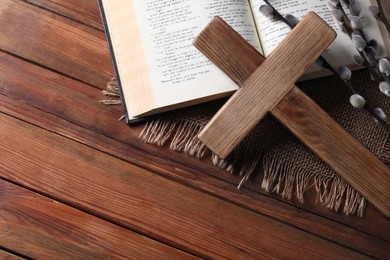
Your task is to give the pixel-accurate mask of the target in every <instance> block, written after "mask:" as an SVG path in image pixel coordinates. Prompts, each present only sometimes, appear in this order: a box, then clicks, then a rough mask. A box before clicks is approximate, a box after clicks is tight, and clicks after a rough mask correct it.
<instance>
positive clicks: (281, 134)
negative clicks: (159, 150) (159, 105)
mask: <svg viewBox="0 0 390 260" xmlns="http://www.w3.org/2000/svg"><path fill="white" fill-rule="evenodd" d="M352 83H353V85H354V86H355V87H356V89H357V90H358V91H359V92H360V93H362V95H363V96H364V97H365V98H366V100H367V101H368V102H370V103H371V104H372V105H373V106H374V107H381V108H382V109H383V110H384V111H385V113H386V114H389V113H390V102H389V98H388V97H386V96H385V95H383V94H382V93H380V91H379V89H378V86H377V85H376V84H375V83H373V82H372V81H371V80H370V76H369V73H368V72H366V71H364V70H362V71H356V72H354V73H353V76H352ZM111 85H112V84H111ZM297 85H298V86H299V87H300V88H301V89H302V90H303V91H304V92H305V93H306V94H307V95H309V96H310V97H311V98H312V99H313V100H315V101H316V102H317V103H318V104H319V105H320V106H321V107H322V108H323V109H324V110H325V111H327V112H328V113H329V114H330V116H332V117H333V118H334V119H335V120H336V121H337V122H338V123H339V124H340V125H342V126H343V127H344V128H345V129H346V130H347V131H348V132H349V133H350V134H351V135H352V136H354V137H355V138H356V139H357V140H359V141H360V142H361V143H362V144H363V145H364V146H365V147H366V148H368V149H369V150H370V151H371V152H373V153H374V154H375V155H376V156H377V157H378V158H379V159H381V160H382V161H383V162H384V163H385V164H387V165H389V164H390V141H389V132H388V131H386V130H385V129H384V128H383V127H382V126H380V125H379V124H378V123H376V122H375V121H374V119H373V118H372V117H371V115H369V114H368V113H367V112H366V111H364V110H358V109H355V108H353V107H352V106H351V105H350V104H349V96H350V92H349V90H348V89H347V88H346V87H345V86H344V85H343V83H342V82H341V81H340V80H339V79H338V78H336V77H334V76H332V77H327V78H322V79H316V80H311V81H306V82H302V83H298V84H297ZM223 103H224V101H215V102H211V103H206V104H202V105H198V106H194V107H191V108H188V109H184V110H179V111H174V112H171V113H169V114H166V115H163V116H161V118H159V119H158V120H155V121H152V122H149V123H147V124H146V125H145V128H144V130H143V131H142V133H141V135H140V139H141V140H143V141H145V142H147V143H151V144H155V145H169V146H170V148H171V149H173V150H176V151H178V152H185V153H188V154H191V155H193V156H196V157H198V158H203V157H211V159H212V161H213V163H214V164H215V165H217V166H219V167H221V168H223V169H225V170H227V171H229V172H231V173H232V174H237V175H240V176H242V181H241V183H240V185H239V187H242V186H245V183H246V182H247V181H252V179H256V180H258V179H259V178H260V179H261V187H262V188H263V189H264V190H266V191H268V192H274V193H277V194H280V195H281V196H282V197H283V198H284V199H286V200H291V199H293V198H295V199H298V201H300V202H303V199H304V193H305V191H306V190H307V188H308V187H309V186H310V185H313V184H314V185H315V187H316V191H317V199H318V200H317V201H318V202H319V203H321V204H323V205H325V206H326V207H328V208H330V209H332V210H335V211H341V212H343V213H345V214H354V215H359V216H362V215H363V213H364V209H365V204H366V202H365V199H364V198H363V197H362V196H361V195H360V194H358V193H357V192H356V191H355V190H354V189H353V188H352V187H350V186H349V185H348V184H347V183H345V182H344V181H343V180H342V179H341V178H340V177H338V175H337V174H336V173H335V172H334V171H333V170H331V169H330V168H329V167H328V166H327V165H326V164H325V163H323V162H322V161H321V160H320V159H319V158H318V157H317V156H316V155H314V154H313V153H312V152H311V151H310V150H309V149H308V148H306V147H305V146H304V145H303V144H302V143H301V142H300V141H299V140H297V139H296V138H295V137H294V136H293V135H292V134H291V133H290V132H289V131H288V130H287V129H285V128H284V127H283V126H282V125H281V124H280V123H279V122H277V121H276V119H274V118H273V117H272V116H271V115H268V116H266V118H265V119H263V120H262V121H261V123H259V125H257V127H256V128H255V129H254V130H253V131H252V132H251V134H250V135H248V136H247V137H246V138H245V139H244V141H243V142H242V143H241V144H240V145H239V147H237V148H236V149H235V150H234V151H233V152H232V154H231V155H230V156H229V157H228V158H227V159H226V160H220V159H218V158H217V157H216V156H214V155H210V154H211V153H210V151H208V149H207V147H205V146H204V145H203V144H202V143H201V142H200V141H199V139H198V138H197V134H198V133H199V131H200V130H201V129H202V127H203V126H205V124H206V123H207V122H208V121H209V120H210V119H211V117H212V116H213V115H214V114H215V113H216V112H217V111H218V109H219V108H220V107H221V106H222V104H223ZM239 123H240V122H239V119H237V124H239ZM255 175H256V176H255Z"/></svg>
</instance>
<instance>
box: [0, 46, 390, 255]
mask: <svg viewBox="0 0 390 260" xmlns="http://www.w3.org/2000/svg"><path fill="white" fill-rule="evenodd" d="M0 78H2V79H3V84H2V85H1V86H2V87H1V88H0V91H1V92H0V93H1V94H2V95H0V111H3V112H6V113H8V114H10V115H12V116H14V117H18V118H21V119H23V120H25V121H28V122H31V123H33V124H36V125H40V126H42V127H44V128H46V129H48V130H50V131H52V132H56V133H58V134H60V135H63V136H67V137H69V138H71V139H74V140H77V141H78V142H81V143H85V144H87V145H88V146H91V147H94V148H95V149H98V150H101V151H104V152H106V153H109V154H112V155H114V156H116V157H119V158H122V159H123V160H126V161H128V162H130V163H133V164H137V165H141V166H142V167H145V168H147V169H149V170H152V171H154V172H157V173H159V174H161V175H163V176H166V177H168V178H170V179H173V180H176V181H178V182H181V183H185V184H186V185H190V186H192V187H195V188H196V189H199V190H202V191H204V192H207V193H211V194H214V195H216V196H218V197H219V198H221V199H222V198H223V199H225V200H228V201H233V202H234V203H237V204H239V205H242V206H244V207H246V208H251V209H252V210H253V211H255V212H259V213H260V214H265V215H267V216H272V218H275V219H279V220H281V221H283V222H286V223H290V224H291V225H293V226H296V227H298V228H300V229H303V230H307V231H308V232H311V233H315V234H317V235H318V236H323V237H325V238H326V239H328V240H331V241H335V242H337V243H339V244H344V245H347V246H348V247H351V248H354V249H356V250H359V251H361V252H365V253H367V254H369V255H372V256H374V257H377V258H383V257H384V256H386V255H387V253H386V250H384V249H386V248H387V247H389V246H390V244H389V243H386V242H384V240H390V238H389V233H388V232H387V231H386V230H387V228H386V227H388V226H389V222H388V221H387V220H386V219H385V218H382V217H381V215H378V214H377V213H376V211H372V210H371V211H370V210H369V211H368V215H367V217H366V218H364V219H358V218H353V217H346V216H342V215H340V214H337V213H333V212H331V211H329V210H326V209H323V208H322V207H321V206H318V204H315V203H314V202H313V204H312V205H311V206H310V204H308V203H307V202H308V200H306V201H307V202H306V203H305V204H304V205H302V206H301V207H303V209H300V208H299V207H296V206H293V205H291V204H287V203H283V202H280V201H278V200H276V199H272V198H270V197H268V196H263V195H261V194H259V193H257V191H258V187H257V186H256V185H258V184H256V183H255V184H254V186H253V187H252V189H253V191H256V192H252V191H250V190H248V189H249V188H250V187H249V186H248V189H244V190H242V191H237V189H236V185H237V183H238V181H239V180H238V178H235V177H234V176H231V175H229V174H226V173H224V172H223V171H221V170H218V168H215V167H211V165H210V163H209V161H208V160H203V161H199V160H196V159H194V158H192V157H190V156H188V155H184V154H181V153H176V152H173V151H171V150H169V149H163V148H156V147H154V146H151V145H145V144H144V143H142V142H139V141H137V138H136V137H137V134H138V130H139V129H134V128H131V129H129V128H128V127H127V126H126V125H125V124H124V123H123V122H117V120H116V118H118V117H119V116H120V115H121V113H120V110H121V109H120V107H110V106H102V105H99V104H98V103H97V102H96V100H99V98H100V97H101V96H100V93H99V91H98V90H96V89H94V88H92V87H90V86H87V85H85V84H82V83H80V82H77V81H75V80H72V79H69V78H66V77H64V76H62V75H57V74H56V73H54V72H50V71H46V70H45V69H44V68H41V67H38V66H36V65H33V64H30V63H27V62H25V61H21V60H18V59H16V58H15V57H13V56H10V55H7V54H4V53H0ZM47 100H50V102H45V101H47ZM69 107H71V108H72V109H68V108H69ZM205 169H207V171H206V170H205ZM213 176H215V177H213ZM221 176H222V178H223V179H221V178H220V177H221ZM218 177H219V178H218ZM311 195H313V196H314V198H315V194H311ZM309 197H310V196H308V199H309ZM313 200H315V199H313ZM297 205H298V206H299V204H297ZM310 212H314V214H312V213H310ZM319 214H320V215H322V216H325V217H320V216H319ZM331 219H337V221H332V220H331ZM373 220H375V221H373ZM341 223H345V224H347V225H348V226H346V225H343V224H341ZM359 230H361V231H363V232H361V231H359ZM368 234H370V235H368ZM375 236H377V237H380V238H381V239H378V238H375Z"/></svg>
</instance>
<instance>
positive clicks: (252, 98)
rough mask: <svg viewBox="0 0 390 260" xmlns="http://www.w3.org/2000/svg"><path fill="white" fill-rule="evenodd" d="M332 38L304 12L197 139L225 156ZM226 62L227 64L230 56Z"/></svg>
mask: <svg viewBox="0 0 390 260" xmlns="http://www.w3.org/2000/svg"><path fill="white" fill-rule="evenodd" d="M218 35H220V34H218ZM335 37H336V33H335V32H334V31H333V30H332V29H331V28H330V27H329V26H328V25H327V24H326V23H325V22H324V21H323V20H322V19H321V18H320V17H319V16H317V15H316V14H314V13H309V14H308V15H306V17H305V18H304V19H303V20H302V21H301V22H300V23H299V24H298V25H297V26H296V27H295V28H294V30H293V31H292V32H291V33H290V34H289V35H288V36H287V37H286V38H285V39H284V40H283V41H282V42H281V43H280V44H279V45H278V46H277V47H276V48H275V50H274V51H273V52H272V54H271V55H270V56H269V58H268V59H266V61H264V62H263V64H262V66H260V67H259V68H258V69H256V70H255V72H253V74H251V76H250V77H249V78H248V79H247V80H246V81H245V82H244V83H243V85H242V86H243V88H241V89H238V90H237V91H236V92H235V93H234V95H233V96H232V97H231V98H230V99H229V100H228V101H227V102H226V103H225V105H224V106H223V107H222V108H221V109H220V110H219V111H218V113H217V114H216V115H215V116H214V117H213V118H212V119H211V120H210V122H209V123H208V124H207V125H206V126H205V127H204V128H203V130H202V131H201V133H200V134H199V139H200V140H202V142H203V143H204V144H206V145H207V147H208V148H210V149H211V150H212V151H213V152H214V153H216V154H217V155H218V156H219V157H221V158H226V157H227V156H228V155H229V154H230V153H231V151H232V150H233V149H234V148H235V147H236V146H237V145H238V144H239V143H240V142H241V141H242V140H243V139H244V138H245V136H246V135H247V134H248V133H249V132H250V131H251V130H252V129H253V128H254V127H255V126H256V125H257V124H258V123H259V122H260V121H261V119H262V118H263V117H264V116H265V115H266V114H267V113H268V112H269V111H271V110H272V108H274V107H275V106H276V105H277V104H278V103H279V102H280V100H281V99H282V98H283V97H284V96H285V95H286V94H287V93H288V92H289V91H290V90H291V89H292V88H293V87H294V84H295V82H296V81H297V80H298V79H299V78H300V77H301V76H302V74H303V73H304V72H305V71H306V70H307V68H308V67H309V66H310V65H312V64H313V63H314V62H315V60H316V59H317V58H318V57H319V56H320V55H321V53H322V52H323V51H324V50H325V49H326V48H327V47H328V46H329V45H330V44H331V42H332V41H333V40H334V39H335ZM223 39H224V38H223V36H221V40H223ZM226 63H227V66H228V65H229V63H230V59H229V60H226ZM238 122H239V123H238Z"/></svg>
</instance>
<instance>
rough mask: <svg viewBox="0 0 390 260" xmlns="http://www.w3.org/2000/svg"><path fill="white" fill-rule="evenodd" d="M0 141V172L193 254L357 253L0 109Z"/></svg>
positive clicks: (326, 255) (352, 255) (314, 255)
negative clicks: (277, 248) (5, 113)
mask: <svg viewBox="0 0 390 260" xmlns="http://www.w3.org/2000/svg"><path fill="white" fill-rule="evenodd" d="M0 146H1V147H3V153H2V165H1V171H0V177H1V178H5V179H8V180H12V181H13V182H16V183H18V184H20V185H23V186H28V187H31V188H32V189H34V190H41V191H42V192H44V193H45V194H47V195H50V196H56V197H58V199H60V200H61V201H63V202H66V203H68V204H69V205H72V206H74V207H77V208H79V209H82V210H84V211H87V212H90V213H94V214H96V215H98V216H101V217H104V218H109V219H114V220H116V221H120V222H121V223H123V224H124V225H125V226H126V227H128V228H131V229H135V230H137V231H138V232H140V233H142V234H147V235H148V236H150V237H152V238H154V239H157V240H164V241H166V243H169V244H170V245H172V246H175V247H178V248H181V249H184V250H191V252H193V253H194V254H196V255H198V256H203V257H219V258H233V259H237V258H240V259H244V258H256V257H261V256H263V257H270V258H281V257H294V256H296V257H298V256H300V257H308V258H318V257H324V258H334V257H347V258H356V257H362V258H364V255H361V254H359V253H357V252H355V251H351V250H349V249H347V248H345V247H342V246H340V245H337V244H334V243H331V242H329V241H327V240H324V239H321V238H319V237H317V236H315V235H312V234H309V233H306V232H303V231H301V230H298V229H295V228H292V227H291V226H288V225H285V224H283V223H280V222H277V221H275V220H272V219H269V218H266V217H264V216H262V215H259V214H255V213H254V212H252V211H249V210H246V209H243V208H241V207H238V206H236V205H233V204H230V203H227V202H224V201H222V200H220V199H218V198H215V197H213V196H210V195H207V194H205V193H203V192H200V191H197V190H194V189H191V188H188V187H186V186H182V185H180V184H177V183H175V182H172V181H170V180H167V179H164V178H161V177H158V176H156V175H155V174H152V173H150V172H148V171H145V170H143V169H141V168H138V167H135V166H133V165H131V164H128V163H125V162H123V161H121V160H118V159H115V158H113V157H111V156H108V155H107V154H104V153H101V152H99V151H97V150H94V149H91V148H89V147H86V146H84V145H81V144H78V143H76V142H73V141H69V140H67V139H65V138H63V137H59V136H57V135H55V134H53V133H50V132H47V131H45V130H43V129H40V128H37V127H34V126H31V125H29V124H26V123H24V122H21V121H19V120H16V119H13V118H10V117H8V116H5V115H3V114H1V115H0ZM31 175H34V178H31ZM102 209H105V210H104V211H102ZM275 244H277V245H279V247H280V250H277V251H275V250H274V245H275Z"/></svg>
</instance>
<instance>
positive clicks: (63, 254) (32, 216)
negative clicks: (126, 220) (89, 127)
mask: <svg viewBox="0 0 390 260" xmlns="http://www.w3.org/2000/svg"><path fill="white" fill-rule="evenodd" d="M0 194H1V198H2V199H1V201H0V218H1V220H2V221H1V222H0V230H2V231H3V232H2V236H1V239H0V246H2V247H6V248H8V249H11V250H13V251H15V252H18V253H20V254H23V255H25V256H28V257H31V258H35V259H42V258H51V259H58V258H61V259H64V258H68V259H86V258H89V259H92V258H94V259H102V258H106V259H108V258H109V259H116V258H128V257H131V258H158V259H193V258H195V257H193V256H191V255H188V254H186V253H184V252H181V251H179V250H177V249H174V248H171V247H169V246H167V245H165V244H162V243H160V242H157V241H154V240H152V239H149V238H147V237H144V236H142V235H139V234H137V233H134V232H132V231H129V230H127V229H125V228H122V227H119V226H116V225H114V224H112V223H109V222H107V221H104V220H102V219H99V218H97V217H94V216H91V215H88V214H86V213H84V212H81V211H79V210H76V209H74V208H71V207H69V206H66V205H64V204H62V203H59V202H57V201H54V200H51V199H48V198H46V197H43V196H40V195H38V194H36V193H34V192H32V191H29V190H26V189H23V188H21V187H19V186H16V185H14V184H11V183H8V182H6V181H3V180H0Z"/></svg>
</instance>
